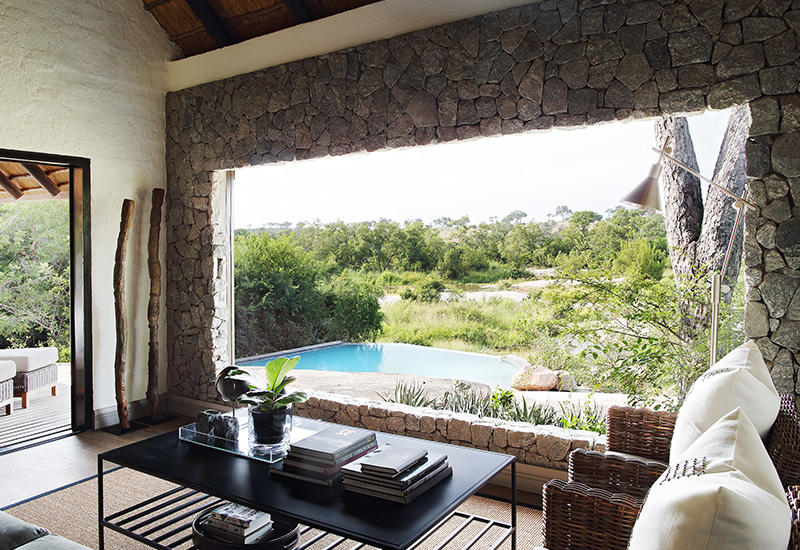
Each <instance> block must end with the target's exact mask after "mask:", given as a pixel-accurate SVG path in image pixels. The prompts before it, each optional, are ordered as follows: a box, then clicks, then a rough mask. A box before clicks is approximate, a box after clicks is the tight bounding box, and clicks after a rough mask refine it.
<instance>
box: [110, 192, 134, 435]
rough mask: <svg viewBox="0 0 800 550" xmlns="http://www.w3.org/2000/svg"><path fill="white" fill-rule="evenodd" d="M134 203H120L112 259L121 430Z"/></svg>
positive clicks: (124, 423)
mask: <svg viewBox="0 0 800 550" xmlns="http://www.w3.org/2000/svg"><path fill="white" fill-rule="evenodd" d="M134 205H135V202H134V201H132V200H130V199H125V201H124V202H123V203H122V219H121V220H120V222H119V237H118V238H117V253H116V256H115V258H114V313H115V317H116V321H117V354H116V358H115V360H114V386H115V390H116V395H117V414H118V415H119V425H120V427H121V428H122V429H123V430H126V429H128V428H130V423H129V422H128V401H127V399H126V397H125V353H126V348H127V343H128V326H127V312H126V308H125V257H126V255H127V253H126V250H127V247H128V235H129V233H130V228H131V218H133V207H134Z"/></svg>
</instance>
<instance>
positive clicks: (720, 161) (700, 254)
mask: <svg viewBox="0 0 800 550" xmlns="http://www.w3.org/2000/svg"><path fill="white" fill-rule="evenodd" d="M749 127H750V117H749V114H748V110H747V108H746V107H738V108H736V109H734V110H733V111H731V116H730V118H729V120H728V127H727V129H726V131H725V137H724V139H723V142H722V146H721V148H720V152H719V156H718V157H717V163H716V167H715V169H714V174H713V177H712V178H711V179H713V180H714V181H715V182H717V183H719V184H720V185H722V186H724V187H726V188H727V189H728V190H730V191H732V192H733V193H735V194H737V195H739V196H742V195H743V194H744V191H745V183H746V181H747V175H746V173H745V141H746V139H747V135H748V129H749ZM655 129H656V139H657V140H658V144H659V145H661V144H662V143H663V142H664V140H665V139H666V138H667V137H668V136H669V137H671V138H672V140H671V145H672V147H673V152H672V155H673V156H674V157H675V158H676V159H677V160H679V161H681V162H683V163H684V164H686V165H687V166H690V167H691V168H693V169H695V170H697V171H698V172H699V169H698V167H697V158H696V156H695V152H694V144H693V143H692V137H691V135H690V134H689V126H688V124H687V122H686V119H685V118H672V117H665V118H663V119H660V120H658V121H656V124H655ZM704 175H705V174H704ZM661 177H662V178H663V179H662V183H663V186H662V188H663V191H664V209H665V212H664V217H665V221H666V226H667V242H668V244H669V247H670V250H669V254H670V260H671V261H672V267H673V270H674V273H675V279H676V282H677V284H678V286H679V288H684V289H686V290H687V291H689V290H688V288H687V285H688V283H689V281H693V280H697V281H699V280H704V281H705V283H706V284H708V277H707V275H708V273H710V272H711V271H719V270H720V269H722V263H723V260H724V257H725V251H726V248H727V246H728V243H729V242H730V237H731V233H732V232H733V226H734V222H735V219H736V214H737V211H736V209H735V208H734V207H733V202H734V199H733V198H732V197H730V196H728V195H726V194H725V193H723V192H722V191H720V190H718V189H716V188H714V187H713V186H711V185H709V187H710V190H709V192H708V195H707V197H706V202H705V205H704V204H703V197H702V185H707V184H704V183H702V182H701V181H700V179H699V178H697V177H696V176H694V175H692V174H690V173H689V172H687V171H686V170H684V169H683V168H681V167H679V166H677V165H676V164H675V163H672V162H670V161H666V162H664V170H663V172H662V176H661ZM701 184H702V185H701ZM742 227H743V226H742V225H740V226H739V229H738V231H737V236H736V238H735V239H734V242H733V246H732V248H731V260H730V262H729V264H728V269H727V271H726V273H725V274H724V277H723V280H724V282H725V284H727V285H728V286H729V287H731V288H732V287H733V286H734V284H735V282H736V279H737V278H738V276H739V267H740V264H741V255H742ZM709 288H710V287H709ZM707 291H709V292H710V290H708V289H707ZM730 296H731V293H730V292H729V293H727V294H726V295H725V298H726V299H730ZM687 302H688V300H687ZM685 306H686V307H685V308H684V311H685V312H686V314H687V318H686V319H685V321H686V326H685V327H684V329H685V330H686V331H688V333H687V334H686V336H687V337H691V336H692V334H696V333H697V332H699V331H702V330H704V329H705V328H707V327H708V315H707V311H706V309H705V308H699V309H698V308H697V307H696V306H689V305H688V303H687V304H685Z"/></svg>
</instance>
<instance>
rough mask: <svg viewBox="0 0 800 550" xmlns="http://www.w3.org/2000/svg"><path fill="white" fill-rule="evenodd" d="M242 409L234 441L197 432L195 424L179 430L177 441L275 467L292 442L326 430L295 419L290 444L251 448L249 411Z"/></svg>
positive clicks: (231, 414)
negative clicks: (237, 433)
mask: <svg viewBox="0 0 800 550" xmlns="http://www.w3.org/2000/svg"><path fill="white" fill-rule="evenodd" d="M241 410H242V411H245V412H244V413H243V414H242V413H240V414H237V415H236V419H237V420H238V421H239V435H238V437H237V438H236V440H235V441H234V440H231V439H225V438H222V437H217V436H214V435H208V434H207V433H203V432H198V431H197V429H196V428H195V424H194V423H192V424H187V425H186V426H182V427H181V428H179V429H178V438H180V439H181V440H183V441H186V442H188V443H194V444H196V445H202V446H203V447H210V448H212V449H217V450H220V451H225V452H226V453H231V454H235V455H241V456H244V457H247V458H251V459H253V460H260V461H261V462H267V463H269V464H274V463H275V462H278V461H279V460H281V459H283V458H284V457H285V456H286V450H287V449H288V447H289V443H294V442H295V441H300V440H301V439H303V438H305V437H308V436H310V435H312V434H315V433H317V432H318V431H319V430H320V429H322V428H323V426H320V425H319V423H314V422H304V421H303V419H302V418H300V417H294V418H292V429H291V430H290V432H289V440H288V441H285V442H283V443H279V444H277V445H258V446H254V447H251V445H250V441H249V436H250V430H249V428H248V421H247V420H248V418H247V410H246V409H241ZM225 416H233V413H232V412H227V413H225Z"/></svg>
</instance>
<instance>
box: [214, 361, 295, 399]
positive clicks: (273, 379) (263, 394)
mask: <svg viewBox="0 0 800 550" xmlns="http://www.w3.org/2000/svg"><path fill="white" fill-rule="evenodd" d="M298 361H300V357H299V356H295V357H277V358H275V359H273V360H272V361H270V362H269V363H267V365H266V367H265V368H266V372H267V384H266V387H259V386H257V385H255V384H253V383H252V378H251V377H250V376H248V373H247V372H245V371H243V370H239V369H235V370H232V371H230V372H229V373H228V374H227V375H226V378H229V379H232V380H244V381H245V383H246V384H247V387H248V388H250V389H248V390H247V391H246V392H245V393H244V394H242V395H240V396H239V398H238V399H237V400H236V401H237V402H238V403H242V404H244V405H250V406H252V407H258V408H259V409H260V410H262V411H264V412H268V411H276V410H278V409H281V408H283V407H285V406H286V405H289V404H291V403H302V402H303V401H305V400H306V399H308V395H307V394H306V393H305V392H302V391H295V392H287V391H286V386H288V385H289V384H291V383H292V382H294V381H295V380H297V378H296V377H294V376H287V373H288V372H289V371H291V370H292V369H293V368H294V367H295V365H297V363H298Z"/></svg>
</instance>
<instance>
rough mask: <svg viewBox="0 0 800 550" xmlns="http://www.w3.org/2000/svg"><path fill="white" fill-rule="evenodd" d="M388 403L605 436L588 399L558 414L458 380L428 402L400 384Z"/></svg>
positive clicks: (419, 391) (422, 392)
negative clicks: (583, 431) (588, 431)
mask: <svg viewBox="0 0 800 550" xmlns="http://www.w3.org/2000/svg"><path fill="white" fill-rule="evenodd" d="M381 398H382V399H383V400H384V401H387V402H389V403H402V404H404V405H411V406H412V407H429V408H433V409H437V410H447V411H452V412H456V413H468V414H474V415H477V416H480V417H483V418H498V419H501V420H509V421H512V422H527V423H529V424H534V425H548V426H561V427H566V428H570V429H576V430H591V431H595V432H598V433H605V429H606V428H605V419H604V418H603V413H602V410H601V409H600V408H599V407H597V406H595V405H591V404H590V403H589V402H590V401H591V396H590V398H589V400H587V402H586V403H585V405H584V406H583V407H580V406H573V405H563V406H562V407H561V412H560V413H559V412H558V411H557V410H556V409H554V408H553V407H551V406H550V405H547V404H545V403H532V404H530V405H529V404H528V403H527V402H526V401H525V400H524V399H519V400H517V399H515V397H514V392H513V391H512V390H504V389H502V388H495V390H494V391H493V392H483V391H479V390H476V389H473V388H472V386H471V385H470V384H469V383H467V382H464V381H461V380H453V388H452V389H451V390H447V391H446V392H445V393H444V395H442V397H440V398H431V397H429V396H428V393H427V390H426V389H425V388H424V386H423V385H422V384H416V383H413V382H406V381H400V382H398V383H397V385H396V386H395V389H394V395H393V396H391V397H390V396H388V395H387V396H383V395H382V396H381Z"/></svg>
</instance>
